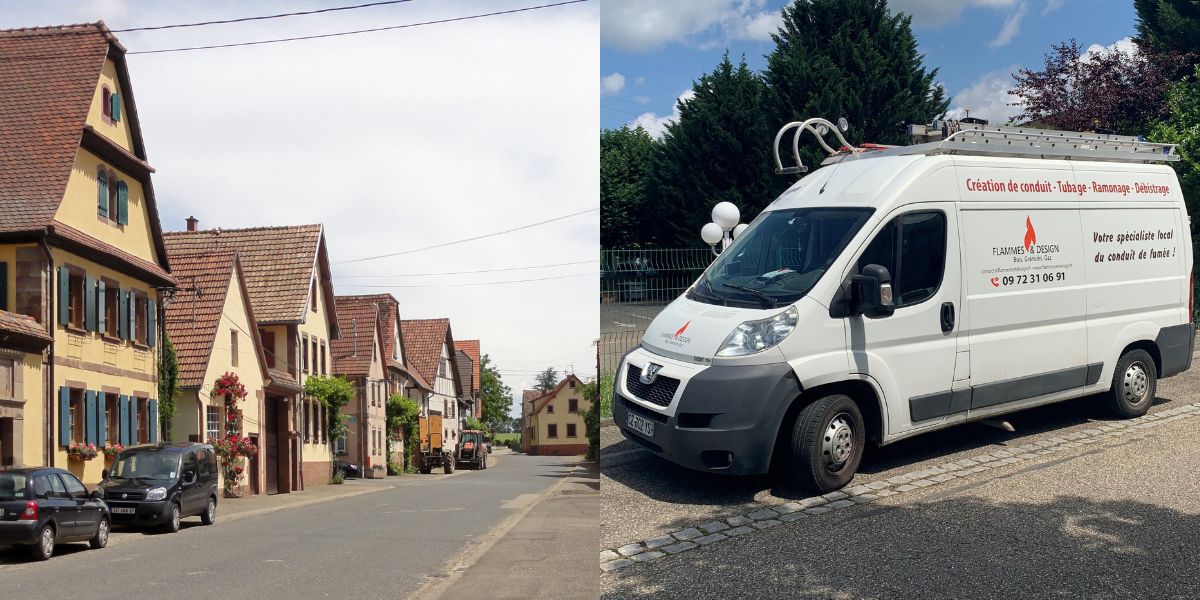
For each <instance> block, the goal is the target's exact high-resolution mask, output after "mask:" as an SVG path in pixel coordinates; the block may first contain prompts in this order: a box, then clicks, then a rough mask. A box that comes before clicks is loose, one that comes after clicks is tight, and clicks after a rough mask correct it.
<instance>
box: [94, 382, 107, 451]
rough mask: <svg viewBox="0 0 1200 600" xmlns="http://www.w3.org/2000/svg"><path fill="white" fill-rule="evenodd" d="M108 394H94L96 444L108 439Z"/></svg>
mask: <svg viewBox="0 0 1200 600" xmlns="http://www.w3.org/2000/svg"><path fill="white" fill-rule="evenodd" d="M107 408H108V394H105V393H100V394H99V395H98V396H96V445H101V444H103V443H104V442H106V441H108V411H107V410H106V409H107Z"/></svg>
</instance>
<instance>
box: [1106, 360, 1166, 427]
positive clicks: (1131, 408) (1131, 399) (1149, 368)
mask: <svg viewBox="0 0 1200 600" xmlns="http://www.w3.org/2000/svg"><path fill="white" fill-rule="evenodd" d="M1157 390H1158V371H1157V369H1155V367H1154V359H1153V358H1152V357H1151V356H1150V353H1148V352H1146V351H1145V350H1130V351H1129V352H1126V353H1125V354H1124V355H1123V356H1121V360H1118V361H1117V369H1116V371H1115V372H1114V373H1113V382H1112V387H1111V388H1110V389H1109V390H1108V403H1109V407H1110V408H1111V409H1112V411H1113V413H1115V414H1116V415H1117V416H1119V417H1123V418H1126V419H1130V418H1133V417H1140V416H1142V415H1144V414H1146V411H1147V410H1150V405H1151V404H1154V394H1155V392H1156V391H1157Z"/></svg>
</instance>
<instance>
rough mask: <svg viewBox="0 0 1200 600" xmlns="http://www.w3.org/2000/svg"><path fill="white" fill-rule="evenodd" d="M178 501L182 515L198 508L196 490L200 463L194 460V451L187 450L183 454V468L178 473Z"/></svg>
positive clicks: (198, 485) (198, 487)
mask: <svg viewBox="0 0 1200 600" xmlns="http://www.w3.org/2000/svg"><path fill="white" fill-rule="evenodd" d="M179 487H180V492H179V503H180V510H181V511H182V513H183V515H184V516H187V515H191V514H193V513H194V512H195V511H197V510H199V508H198V504H197V490H199V489H200V465H199V463H198V462H197V461H196V451H195V450H188V451H187V452H186V453H184V455H183V469H182V471H181V472H180V474H179Z"/></svg>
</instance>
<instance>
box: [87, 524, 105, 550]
mask: <svg viewBox="0 0 1200 600" xmlns="http://www.w3.org/2000/svg"><path fill="white" fill-rule="evenodd" d="M88 545H89V546H91V547H92V549H93V550H99V549H101V548H103V547H105V546H107V545H108V519H100V525H98V526H96V535H94V536H92V539H90V540H88Z"/></svg>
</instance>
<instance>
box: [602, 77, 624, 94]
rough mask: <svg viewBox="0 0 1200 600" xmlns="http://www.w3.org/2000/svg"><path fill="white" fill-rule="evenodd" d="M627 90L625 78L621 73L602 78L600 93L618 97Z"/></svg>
mask: <svg viewBox="0 0 1200 600" xmlns="http://www.w3.org/2000/svg"><path fill="white" fill-rule="evenodd" d="M623 89H625V76H624V75H622V74H620V73H611V74H609V75H605V76H604V77H601V78H600V93H602V94H604V95H606V96H616V95H617V94H620V93H621V90H623Z"/></svg>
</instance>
